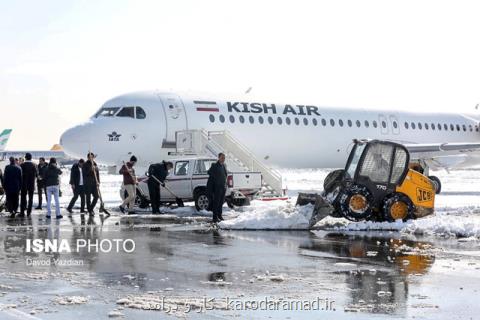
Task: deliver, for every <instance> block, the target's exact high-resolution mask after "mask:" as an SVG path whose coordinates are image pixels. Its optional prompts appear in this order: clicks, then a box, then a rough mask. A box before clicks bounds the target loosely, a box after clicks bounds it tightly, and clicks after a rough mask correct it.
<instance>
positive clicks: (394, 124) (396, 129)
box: [389, 115, 400, 134]
mask: <svg viewBox="0 0 480 320" xmlns="http://www.w3.org/2000/svg"><path fill="white" fill-rule="evenodd" d="M389 119H390V127H391V128H392V133H393V134H400V124H399V122H398V119H397V117H396V116H392V115H391V116H389Z"/></svg>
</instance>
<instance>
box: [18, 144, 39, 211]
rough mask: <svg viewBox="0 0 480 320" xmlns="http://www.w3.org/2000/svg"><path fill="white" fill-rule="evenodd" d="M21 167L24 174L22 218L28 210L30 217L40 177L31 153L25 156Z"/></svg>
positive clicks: (21, 205) (21, 204)
mask: <svg viewBox="0 0 480 320" xmlns="http://www.w3.org/2000/svg"><path fill="white" fill-rule="evenodd" d="M20 167H21V168H22V174H23V179H22V197H21V202H20V208H21V211H20V217H24V216H25V210H27V216H28V217H30V214H31V213H32V206H33V193H34V192H35V180H36V179H37V176H38V171H37V166H36V165H35V164H34V163H33V162H32V155H31V154H30V153H27V154H25V162H23V163H22V164H21V165H20ZM27 196H28V205H27Z"/></svg>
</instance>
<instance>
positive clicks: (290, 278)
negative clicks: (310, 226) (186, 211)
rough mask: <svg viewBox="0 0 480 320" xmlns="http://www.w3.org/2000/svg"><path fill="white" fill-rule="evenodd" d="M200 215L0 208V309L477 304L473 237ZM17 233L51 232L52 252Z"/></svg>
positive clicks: (366, 310) (175, 312) (99, 313)
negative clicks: (235, 227) (258, 223)
mask: <svg viewBox="0 0 480 320" xmlns="http://www.w3.org/2000/svg"><path fill="white" fill-rule="evenodd" d="M208 220H209V219H208V218H206V217H201V216H200V217H196V218H192V217H190V218H179V217H174V216H148V217H141V216H118V215H113V216H111V217H104V216H99V215H97V216H95V217H94V218H88V216H80V215H79V214H75V215H73V217H67V214H66V213H65V218H64V219H62V220H59V221H58V220H55V219H52V220H46V219H45V218H44V217H43V216H42V215H40V214H38V213H36V214H34V215H33V217H32V218H28V219H27V218H25V219H22V220H21V219H9V218H7V217H5V216H3V217H1V218H0V225H1V227H0V229H1V232H0V241H1V243H2V245H1V246H0V319H68V318H72V319H73V318H77V317H80V316H81V317H85V318H90V319H108V318H116V317H120V318H125V319H145V318H165V319H172V318H189V319H199V318H202V319H231V318H242V319H243V318H248V319H264V318H269V317H270V318H272V319H298V318H302V319H351V318H355V319H371V318H378V319H385V318H410V319H414V318H415V319H442V318H449V319H475V318H476V317H477V315H478V314H479V312H480V305H479V304H478V303H477V300H478V294H479V292H478V290H479V289H480V250H479V249H478V244H479V243H478V241H459V240H458V239H441V238H438V237H437V238H429V237H425V238H422V237H418V236H413V235H402V234H400V233H398V232H388V231H384V232H341V233H340V232H331V231H314V232H309V231H225V230H218V229H216V228H212V226H211V225H210V224H209V223H208ZM28 239H42V240H46V241H44V242H41V243H40V244H41V245H45V244H47V243H50V244H52V245H53V243H55V241H54V240H56V244H57V248H56V249H57V251H60V252H45V251H46V249H45V248H40V247H39V243H33V241H30V243H29V244H28V242H29V240H28ZM127 240H131V241H127ZM79 241H80V242H79ZM102 241H103V242H102ZM84 242H86V243H84ZM65 243H66V244H65ZM132 243H134V247H133V246H132ZM95 244H97V246H95ZM49 249H52V248H49ZM89 249H90V252H89ZM117 249H118V250H117ZM36 251H39V252H36ZM130 251H131V252H130Z"/></svg>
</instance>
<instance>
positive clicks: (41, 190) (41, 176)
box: [35, 157, 48, 210]
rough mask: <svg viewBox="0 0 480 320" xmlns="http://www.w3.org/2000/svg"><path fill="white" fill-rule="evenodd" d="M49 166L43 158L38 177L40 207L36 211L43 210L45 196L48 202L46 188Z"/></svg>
mask: <svg viewBox="0 0 480 320" xmlns="http://www.w3.org/2000/svg"><path fill="white" fill-rule="evenodd" d="M47 167H48V164H47V162H46V161H45V158H44V157H41V158H40V159H39V162H38V167H37V170H38V176H37V193H38V206H37V207H36V208H35V209H36V210H42V198H43V195H44V194H45V201H46V200H47V189H46V187H45V173H46V171H47Z"/></svg>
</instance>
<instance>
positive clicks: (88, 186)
mask: <svg viewBox="0 0 480 320" xmlns="http://www.w3.org/2000/svg"><path fill="white" fill-rule="evenodd" d="M87 159H88V160H87V161H86V162H85V165H84V169H83V168H82V172H83V183H84V185H85V196H86V198H87V210H88V213H89V215H90V216H94V215H95V212H94V209H95V206H96V205H97V201H98V197H99V195H98V188H99V187H100V171H99V170H98V166H97V163H96V162H95V155H94V154H93V153H92V152H89V153H88V155H87ZM92 197H93V199H92Z"/></svg>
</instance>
